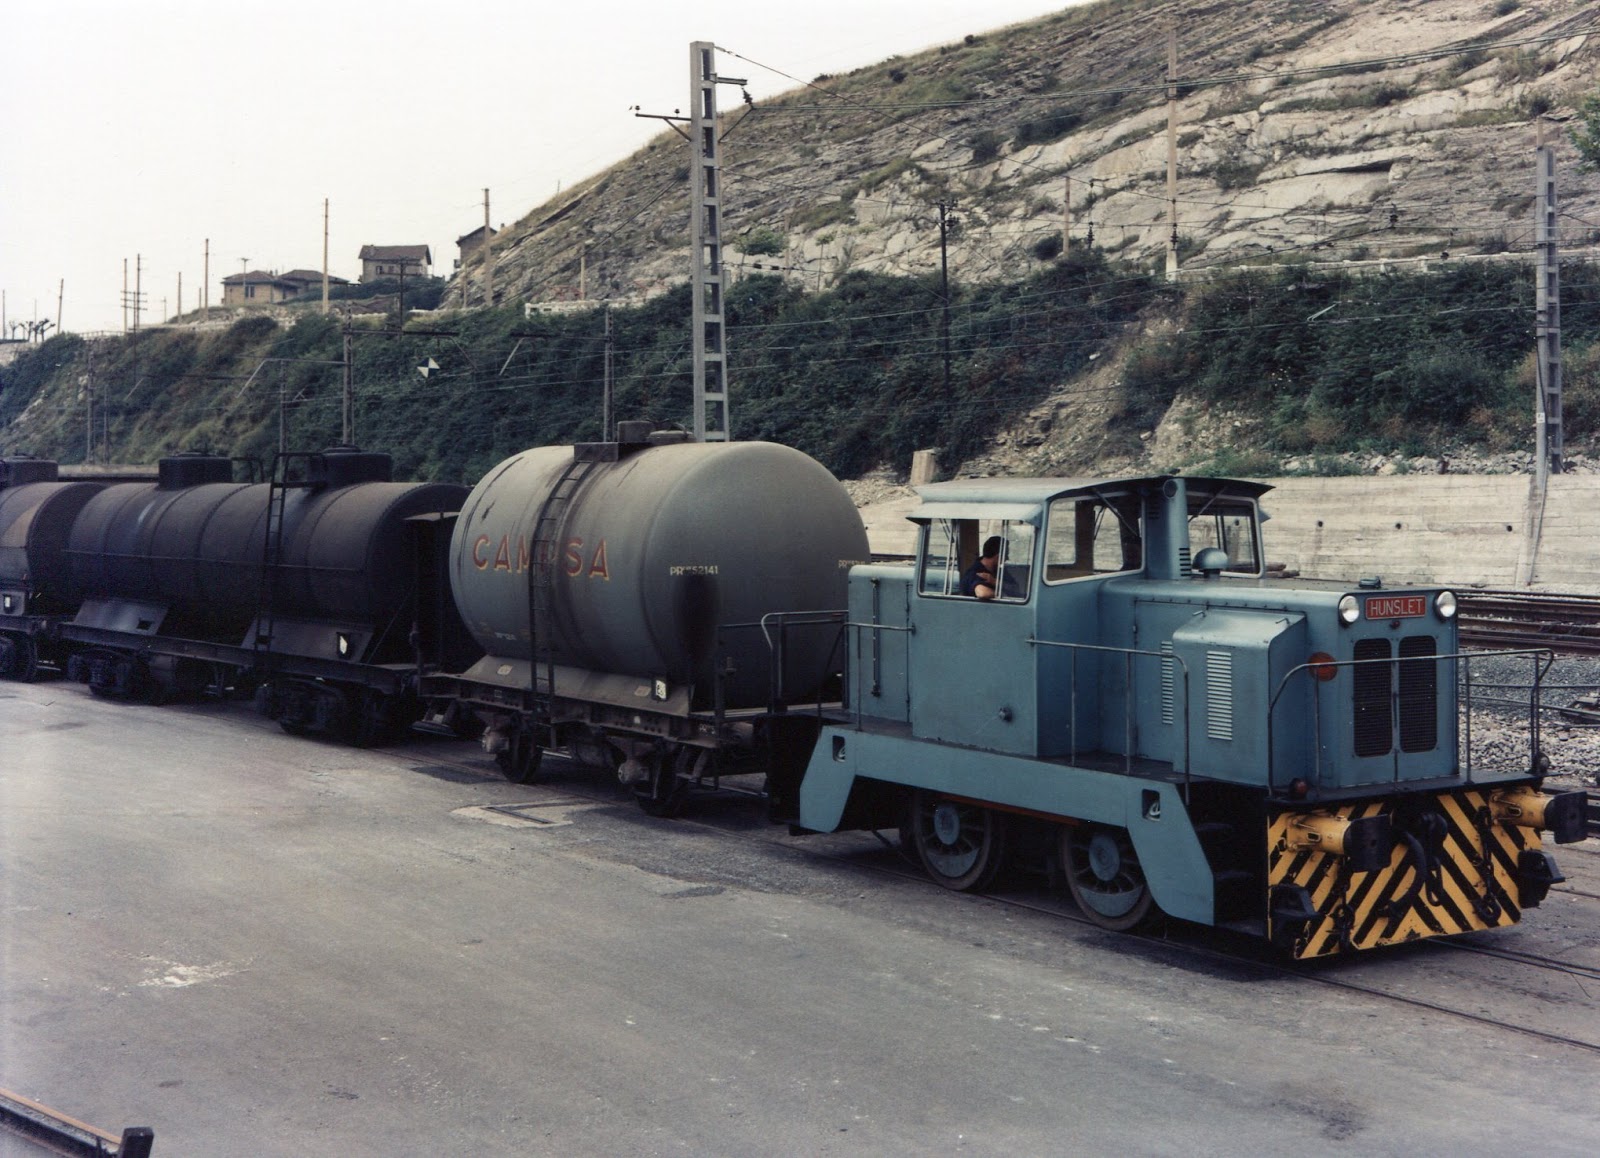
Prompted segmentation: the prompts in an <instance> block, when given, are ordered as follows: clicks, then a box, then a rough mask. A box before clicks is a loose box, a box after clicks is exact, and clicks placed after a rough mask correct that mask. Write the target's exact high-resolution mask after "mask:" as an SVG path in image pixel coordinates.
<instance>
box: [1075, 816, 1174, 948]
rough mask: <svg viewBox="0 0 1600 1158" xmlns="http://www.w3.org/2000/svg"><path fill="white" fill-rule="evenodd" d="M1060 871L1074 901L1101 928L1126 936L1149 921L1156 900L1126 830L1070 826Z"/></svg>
mask: <svg viewBox="0 0 1600 1158" xmlns="http://www.w3.org/2000/svg"><path fill="white" fill-rule="evenodd" d="M1061 867H1062V870H1063V871H1064V872H1065V874H1066V877H1067V888H1068V889H1069V890H1070V891H1071V893H1072V899H1073V900H1074V901H1076V902H1077V904H1078V908H1079V909H1080V910H1082V912H1083V915H1084V916H1085V917H1088V918H1089V920H1090V921H1092V922H1093V923H1094V924H1096V925H1099V926H1100V927H1101V928H1102V929H1110V930H1112V931H1113V932H1117V933H1124V932H1127V931H1128V930H1129V929H1132V928H1135V927H1137V926H1138V925H1139V924H1140V923H1141V922H1143V921H1144V920H1145V919H1146V918H1147V917H1149V915H1150V910H1151V908H1152V907H1153V905H1154V901H1153V899H1152V898H1151V896H1150V887H1149V885H1147V884H1146V883H1145V879H1144V870H1143V869H1141V868H1140V867H1139V856H1138V854H1137V853H1136V852H1135V851H1134V848H1133V838H1132V837H1130V836H1129V835H1128V830H1127V829H1125V828H1108V827H1106V826H1104V825H1099V824H1085V825H1067V826H1066V827H1064V828H1062V830H1061Z"/></svg>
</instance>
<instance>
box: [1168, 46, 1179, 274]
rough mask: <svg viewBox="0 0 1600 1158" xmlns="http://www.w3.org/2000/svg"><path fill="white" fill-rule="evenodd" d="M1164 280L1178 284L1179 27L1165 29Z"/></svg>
mask: <svg viewBox="0 0 1600 1158" xmlns="http://www.w3.org/2000/svg"><path fill="white" fill-rule="evenodd" d="M1167 224H1168V226H1169V227H1170V228H1169V230H1168V233H1167V280H1168V281H1177V280H1178V25H1177V22H1176V21H1174V22H1173V23H1172V24H1170V25H1168V26H1167Z"/></svg>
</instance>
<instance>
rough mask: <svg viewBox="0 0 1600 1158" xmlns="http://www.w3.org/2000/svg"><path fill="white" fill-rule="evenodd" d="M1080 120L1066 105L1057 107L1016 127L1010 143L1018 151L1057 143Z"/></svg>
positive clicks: (1076, 125) (1078, 115) (1075, 126)
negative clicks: (1028, 147) (1029, 146)
mask: <svg viewBox="0 0 1600 1158" xmlns="http://www.w3.org/2000/svg"><path fill="white" fill-rule="evenodd" d="M1082 120H1083V118H1082V116H1081V115H1080V114H1079V113H1078V111H1077V110H1076V109H1074V108H1071V107H1069V106H1067V105H1057V106H1056V107H1055V108H1052V109H1050V110H1048V111H1047V112H1046V113H1045V114H1044V115H1043V116H1041V117H1034V118H1033V119H1031V120H1026V121H1023V122H1022V123H1021V124H1020V125H1018V126H1017V131H1016V135H1015V136H1013V137H1012V138H1011V143H1012V144H1013V145H1014V146H1016V147H1017V148H1019V149H1021V148H1025V147H1026V146H1028V145H1048V144H1049V143H1050V142H1051V141H1058V140H1060V139H1061V138H1062V137H1064V136H1066V135H1067V134H1068V133H1070V132H1072V130H1073V129H1075V128H1077V127H1078V124H1079V123H1080V122H1081V121H1082Z"/></svg>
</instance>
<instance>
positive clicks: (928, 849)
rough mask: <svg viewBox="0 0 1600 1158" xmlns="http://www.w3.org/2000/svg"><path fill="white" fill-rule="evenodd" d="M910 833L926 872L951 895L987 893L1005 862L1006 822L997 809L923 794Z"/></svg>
mask: <svg viewBox="0 0 1600 1158" xmlns="http://www.w3.org/2000/svg"><path fill="white" fill-rule="evenodd" d="M906 828H907V829H908V830H909V833H910V837H911V844H912V847H914V848H915V849H916V850H917V857H918V859H919V860H921V861H922V867H923V868H924V869H925V870H927V873H928V875H929V876H930V877H932V878H933V879H934V880H936V881H938V882H939V883H940V884H941V885H943V886H944V887H945V888H947V889H956V890H957V891H960V892H971V891H974V890H976V889H982V888H986V887H988V885H989V884H990V883H991V882H993V880H994V878H995V875H996V874H997V873H999V871H1000V866H1001V865H1002V864H1003V863H1004V861H1005V853H1006V829H1005V817H1003V816H1001V815H1000V814H999V813H998V812H995V811H994V810H993V809H989V808H984V807H982V806H981V805H977V804H968V803H966V802H964V801H960V800H951V799H949V798H948V797H943V796H939V795H938V794H936V793H933V792H924V791H921V790H918V791H916V792H914V793H912V795H911V808H910V815H909V817H908V820H907V825H906Z"/></svg>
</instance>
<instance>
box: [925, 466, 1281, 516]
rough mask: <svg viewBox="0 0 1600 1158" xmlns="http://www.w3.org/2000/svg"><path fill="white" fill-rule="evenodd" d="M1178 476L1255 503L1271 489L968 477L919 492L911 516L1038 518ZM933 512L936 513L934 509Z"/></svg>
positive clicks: (1213, 483) (1234, 482)
mask: <svg viewBox="0 0 1600 1158" xmlns="http://www.w3.org/2000/svg"><path fill="white" fill-rule="evenodd" d="M1174 477H1179V478H1182V479H1183V480H1184V482H1185V483H1187V484H1188V489H1189V492H1190V493H1191V494H1209V495H1227V496H1234V497H1238V498H1246V499H1255V498H1259V497H1260V496H1261V495H1264V494H1266V493H1267V492H1268V491H1270V490H1271V489H1272V484H1270V483H1259V482H1251V481H1250V480H1248V479H1234V478H1214V477H1210V476H1206V475H1179V476H1174V475H1164V474H1161V475H1145V476H1142V477H1140V476H1135V477H1130V478H1110V479H1108V478H964V479H953V480H952V481H950V482H940V483H928V484H927V485H925V486H920V487H918V488H917V494H918V495H919V496H920V497H921V499H922V506H921V507H913V508H912V509H911V510H910V511H908V512H907V513H906V517H907V518H909V519H917V520H922V519H928V518H986V517H987V518H1014V519H1026V518H1029V517H1030V515H1037V514H1038V513H1039V511H1040V510H1041V509H1042V508H1043V507H1044V505H1045V504H1046V503H1048V502H1050V501H1051V500H1052V499H1058V498H1062V497H1064V496H1067V495H1071V494H1075V493H1081V494H1093V493H1096V492H1105V491H1124V492H1126V491H1135V492H1138V491H1147V490H1152V489H1156V488H1159V487H1160V486H1161V485H1162V484H1163V483H1165V482H1166V481H1167V480H1168V479H1169V478H1174ZM930 508H933V509H930Z"/></svg>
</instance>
